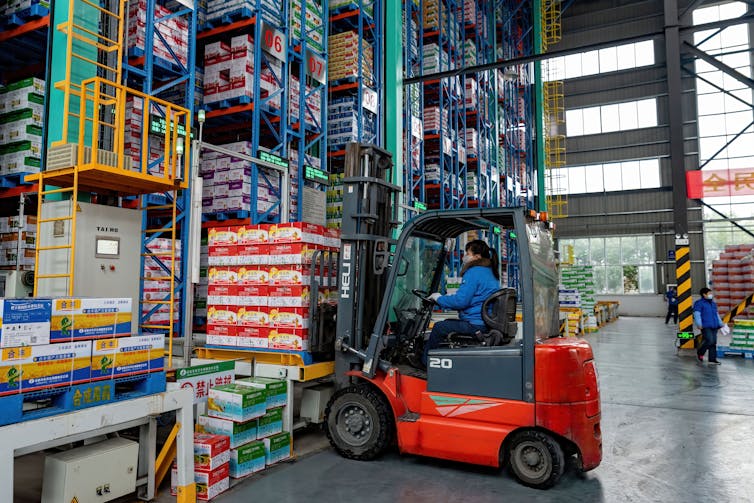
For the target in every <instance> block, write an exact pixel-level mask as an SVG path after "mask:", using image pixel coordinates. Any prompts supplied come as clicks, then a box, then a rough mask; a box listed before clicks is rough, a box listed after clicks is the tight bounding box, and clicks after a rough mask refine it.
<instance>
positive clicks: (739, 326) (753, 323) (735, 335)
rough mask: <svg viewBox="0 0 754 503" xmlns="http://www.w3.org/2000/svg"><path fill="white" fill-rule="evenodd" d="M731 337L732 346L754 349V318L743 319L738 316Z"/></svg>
mask: <svg viewBox="0 0 754 503" xmlns="http://www.w3.org/2000/svg"><path fill="white" fill-rule="evenodd" d="M731 339H732V341H731V343H730V347H731V348H739V349H754V320H742V319H738V317H736V320H735V323H734V325H733V332H732V333H731Z"/></svg>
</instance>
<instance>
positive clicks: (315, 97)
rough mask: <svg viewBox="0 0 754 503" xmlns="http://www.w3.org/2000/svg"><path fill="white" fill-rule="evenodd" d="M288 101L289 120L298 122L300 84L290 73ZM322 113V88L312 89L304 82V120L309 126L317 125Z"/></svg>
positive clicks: (299, 115)
mask: <svg viewBox="0 0 754 503" xmlns="http://www.w3.org/2000/svg"><path fill="white" fill-rule="evenodd" d="M290 89H291V94H290V101H289V103H288V114H289V116H290V119H291V122H299V121H300V120H301V115H302V113H301V112H302V110H301V104H300V100H301V84H300V82H299V79H298V77H296V76H295V75H291V78H290ZM321 115H322V90H321V89H318V90H317V91H312V87H311V86H310V85H309V84H306V94H305V98H304V110H303V116H304V117H303V119H304V122H305V123H306V124H308V125H310V126H317V125H319V124H320V118H321Z"/></svg>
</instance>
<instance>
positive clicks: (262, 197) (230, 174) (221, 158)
mask: <svg viewBox="0 0 754 503" xmlns="http://www.w3.org/2000/svg"><path fill="white" fill-rule="evenodd" d="M221 146H222V147H224V148H225V149H227V150H232V151H234V152H238V153H240V154H244V155H248V156H251V142H236V143H229V144H226V145H221ZM252 171H253V170H252V164H251V162H250V161H246V160H243V159H240V158H237V157H232V156H228V155H224V154H218V153H216V152H208V153H206V154H203V155H202V165H201V167H200V173H201V176H202V178H203V179H204V187H203V191H204V192H203V195H202V211H203V213H207V214H214V213H224V212H229V211H256V212H257V213H259V214H261V213H264V212H266V211H269V210H270V209H272V208H273V207H274V205H275V203H276V201H278V200H279V195H278V194H279V187H280V176H279V175H278V174H277V172H274V171H271V170H265V169H264V168H259V170H258V175H259V176H258V178H257V192H256V194H254V195H256V207H255V208H252V201H253V197H252V193H251V173H252ZM263 173H264V176H262V174H263ZM271 216H273V217H274V216H277V208H275V209H273V211H272V213H271Z"/></svg>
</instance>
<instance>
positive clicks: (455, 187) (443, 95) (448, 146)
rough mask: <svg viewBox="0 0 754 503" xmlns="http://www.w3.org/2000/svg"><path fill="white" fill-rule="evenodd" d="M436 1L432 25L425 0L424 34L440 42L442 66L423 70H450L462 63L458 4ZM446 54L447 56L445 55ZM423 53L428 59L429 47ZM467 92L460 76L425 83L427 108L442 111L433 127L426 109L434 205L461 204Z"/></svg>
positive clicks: (428, 185)
mask: <svg viewBox="0 0 754 503" xmlns="http://www.w3.org/2000/svg"><path fill="white" fill-rule="evenodd" d="M433 3H434V5H436V6H437V25H429V24H428V23H429V21H428V20H427V17H428V14H427V12H428V0H425V3H424V11H423V18H424V19H423V23H422V33H423V43H425V44H432V43H434V44H436V46H437V49H438V58H439V65H438V67H437V68H436V69H433V70H432V71H431V72H428V71H427V70H426V67H423V73H436V72H442V71H447V70H451V69H454V68H455V67H456V65H457V64H460V61H459V55H458V45H459V42H460V36H459V35H460V34H459V31H460V26H459V23H458V17H457V16H458V4H457V2H456V1H455V0H433ZM444 54H446V55H447V57H443V55H444ZM423 56H424V59H425V60H426V58H427V49H426V47H425V48H424V55H423ZM463 92H464V91H463V89H462V88H461V85H460V79H459V78H446V79H442V80H434V81H431V80H430V81H426V82H425V83H424V105H425V107H429V106H433V105H434V106H437V108H438V111H439V124H438V126H439V127H438V128H437V129H429V126H428V125H427V117H426V112H427V109H426V108H425V110H424V112H425V114H424V115H425V116H424V142H425V146H424V158H425V166H424V171H425V180H426V184H425V191H426V192H427V202H428V205H429V206H430V207H431V208H439V209H452V208H460V207H461V203H462V194H461V192H462V188H461V186H460V184H459V177H458V172H459V169H458V160H459V159H458V153H459V148H458V147H459V145H460V144H461V142H460V140H461V137H460V134H459V131H458V129H457V128H458V117H457V116H458V114H459V104H460V100H461V99H462V96H463ZM463 140H465V138H463ZM462 150H463V149H462ZM430 164H433V165H434V166H436V171H437V172H438V173H439V175H438V178H434V179H433V178H430V177H429V176H428V174H427V167H428V165H430ZM464 182H465V180H464Z"/></svg>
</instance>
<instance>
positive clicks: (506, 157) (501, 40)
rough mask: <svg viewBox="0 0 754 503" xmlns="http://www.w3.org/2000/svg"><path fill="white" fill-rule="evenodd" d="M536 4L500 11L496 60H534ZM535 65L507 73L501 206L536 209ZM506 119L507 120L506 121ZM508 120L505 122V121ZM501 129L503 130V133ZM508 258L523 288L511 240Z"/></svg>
mask: <svg viewBox="0 0 754 503" xmlns="http://www.w3.org/2000/svg"><path fill="white" fill-rule="evenodd" d="M531 3H532V2H528V1H526V0H502V1H498V2H497V3H496V5H495V17H496V19H495V26H496V37H497V38H496V40H495V43H496V50H497V54H496V57H497V58H498V59H512V58H516V57H519V56H525V55H530V54H532V50H533V45H532V37H533V33H532V26H533V12H532V10H531V5H530V4H531ZM531 68H532V66H531V65H519V66H516V67H510V68H506V69H504V71H503V74H502V76H501V75H500V74H498V77H502V85H501V87H502V90H503V95H502V96H498V99H499V100H500V101H501V104H502V107H501V109H500V110H498V120H499V121H500V123H502V130H500V131H499V134H500V138H499V141H500V144H501V146H502V150H503V155H502V157H503V158H502V162H503V163H504V169H502V170H501V171H500V183H501V186H502V187H501V195H502V194H504V197H503V201H501V204H504V205H505V206H523V207H525V208H528V209H533V207H534V188H533V187H534V183H535V180H536V172H535V154H534V149H533V135H534V132H533V127H534V124H535V117H534V103H533V98H534V93H533V80H532V78H533V75H532V71H531ZM501 113H502V117H500V115H501ZM501 119H502V120H501ZM500 125H501V124H498V127H500ZM504 248H505V251H504V255H505V258H506V261H507V277H508V285H509V286H511V287H513V288H517V289H518V287H519V284H518V281H519V277H518V251H517V246H516V243H515V240H513V239H510V238H509V237H507V236H506V237H505V247H504Z"/></svg>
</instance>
